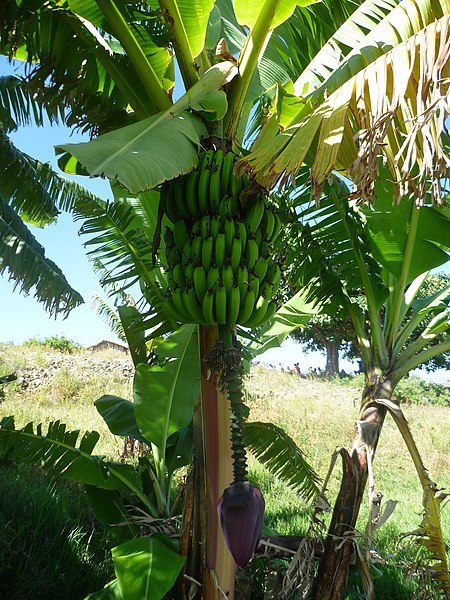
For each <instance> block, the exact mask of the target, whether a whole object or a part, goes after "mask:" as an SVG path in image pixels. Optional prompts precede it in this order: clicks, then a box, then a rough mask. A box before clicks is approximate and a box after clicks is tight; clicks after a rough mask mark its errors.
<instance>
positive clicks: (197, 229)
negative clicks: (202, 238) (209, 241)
mask: <svg viewBox="0 0 450 600" xmlns="http://www.w3.org/2000/svg"><path fill="white" fill-rule="evenodd" d="M191 235H202V220H201V219H197V220H196V221H194V222H193V223H192V228H191Z"/></svg>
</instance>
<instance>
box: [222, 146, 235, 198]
mask: <svg viewBox="0 0 450 600" xmlns="http://www.w3.org/2000/svg"><path fill="white" fill-rule="evenodd" d="M234 159H235V155H234V154H233V152H227V153H226V154H225V156H224V157H223V162H222V177H221V181H220V195H221V196H222V198H223V197H224V196H226V195H227V194H229V193H230V192H231V178H232V177H233V169H234Z"/></svg>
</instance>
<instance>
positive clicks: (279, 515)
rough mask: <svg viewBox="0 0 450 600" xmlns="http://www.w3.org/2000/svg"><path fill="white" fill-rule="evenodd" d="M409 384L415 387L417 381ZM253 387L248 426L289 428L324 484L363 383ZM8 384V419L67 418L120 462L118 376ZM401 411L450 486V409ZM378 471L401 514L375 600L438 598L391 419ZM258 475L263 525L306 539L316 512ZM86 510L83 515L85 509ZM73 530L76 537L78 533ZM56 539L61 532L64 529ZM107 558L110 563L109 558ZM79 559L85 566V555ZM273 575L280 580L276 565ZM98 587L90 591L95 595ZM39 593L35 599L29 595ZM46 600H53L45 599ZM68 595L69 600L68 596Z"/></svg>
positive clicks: (384, 539)
mask: <svg viewBox="0 0 450 600" xmlns="http://www.w3.org/2000/svg"><path fill="white" fill-rule="evenodd" d="M14 350H15V349H10V350H8V352H4V353H3V355H2V357H3V364H1V363H0V375H2V374H4V373H6V372H8V370H9V372H11V370H12V367H13V366H14V361H16V362H17V363H18V362H20V361H23V360H25V361H27V360H29V358H28V359H27V358H26V354H23V352H22V351H21V352H20V353H18V354H17V355H16V357H14ZM24 356H25V358H24ZM6 357H7V358H6ZM44 359H45V357H44V356H43V355H40V358H38V360H40V361H41V362H42V360H44ZM7 361H9V362H8V363H7ZM408 384H409V385H410V386H411V385H412V386H413V383H411V382H408ZM245 385H246V393H247V404H248V405H249V407H250V420H255V421H271V422H274V423H275V424H277V425H279V426H282V427H283V428H284V429H286V431H287V432H288V433H289V434H290V435H291V436H292V437H293V438H294V440H295V441H296V443H297V444H298V445H299V447H300V448H301V449H302V450H303V451H304V452H305V454H306V456H307V458H308V460H309V462H310V463H311V464H312V465H313V466H314V468H315V469H316V471H317V472H318V473H319V475H320V476H321V477H322V478H323V477H324V476H325V474H326V472H327V470H328V467H329V462H330V457H331V455H332V453H333V451H334V450H335V448H336V446H339V445H342V446H346V447H348V446H349V445H350V442H351V437H352V432H353V427H354V421H355V418H356V415H357V412H358V406H359V398H360V392H361V382H360V381H359V380H358V379H357V378H355V379H351V380H347V379H346V380H337V381H326V380H309V379H299V378H298V377H296V376H295V375H291V374H288V373H279V372H275V371H268V370H265V369H263V368H261V367H256V368H254V369H253V371H252V373H251V375H250V376H248V377H247V378H246V382H245ZM4 387H5V390H4V398H3V402H1V400H0V417H1V416H6V415H8V414H14V415H15V416H16V424H17V426H21V425H24V424H25V423H26V422H28V421H30V420H32V421H34V422H35V423H36V422H43V423H45V424H47V423H48V422H49V421H51V420H56V419H60V420H61V421H63V422H65V423H67V425H68V426H69V428H77V429H78V428H80V429H82V430H90V429H95V430H97V431H99V432H100V434H101V440H100V442H99V445H98V448H97V449H96V452H97V453H102V454H106V455H107V456H109V457H110V458H117V457H118V453H119V451H120V450H121V448H122V443H121V441H120V440H117V438H114V436H112V435H111V434H110V433H109V431H108V430H107V428H106V426H105V425H104V423H103V421H102V419H101V417H100V416H99V415H98V413H97V411H96V409H95V407H93V401H94V400H95V399H96V398H98V397H99V396H101V395H102V394H105V393H108V394H116V395H118V396H122V397H124V398H131V390H130V385H129V383H126V382H124V381H120V380H119V379H118V380H115V379H113V378H111V377H110V376H108V377H105V378H102V377H99V376H96V377H95V378H94V379H89V378H88V379H85V378H80V377H79V376H76V375H74V374H72V373H70V372H69V371H65V372H64V371H60V372H59V373H58V374H57V375H56V376H55V377H54V378H53V380H52V381H51V382H50V381H49V382H48V383H47V384H46V385H45V386H44V387H43V388H40V390H39V391H38V392H34V393H29V392H26V391H25V392H24V391H21V390H20V388H19V387H18V386H17V384H8V385H7V386H4ZM413 387H414V386H413ZM403 409H404V412H405V415H406V417H407V419H408V421H409V424H410V427H411V429H412V431H413V434H414V436H415V438H416V442H417V445H418V447H419V450H420V452H421V454H422V457H423V460H424V462H425V465H426V466H427V467H428V469H429V471H430V476H431V477H432V478H433V480H434V481H436V482H437V484H438V487H439V488H445V489H450V439H449V436H448V431H449V430H450V409H449V408H448V407H447V406H439V405H434V404H433V405H428V406H427V405H424V404H407V405H405V406H404V407H403ZM374 469H375V481H376V486H377V489H378V490H379V491H381V492H382V493H383V496H384V500H387V499H389V498H391V499H393V500H396V501H397V502H398V503H397V507H396V510H395V511H394V514H393V515H392V516H391V518H390V519H389V520H388V522H387V523H386V524H385V525H384V526H383V527H381V528H380V529H379V530H378V531H377V532H376V533H375V535H374V546H375V548H376V549H377V550H378V551H379V553H380V555H381V556H386V555H391V558H390V560H389V563H387V564H386V565H384V566H382V571H383V577H380V578H379V579H376V580H375V586H376V591H375V597H376V598H377V600H383V599H386V600H394V599H396V598H402V599H405V600H406V599H407V598H417V599H420V598H423V599H425V598H427V599H432V598H435V597H436V596H434V595H433V592H432V591H431V589H432V588H431V587H430V583H429V582H427V575H426V573H425V572H423V571H421V570H420V568H419V565H420V563H421V562H422V558H423V557H422V556H421V555H420V553H419V554H418V548H417V545H414V544H412V543H411V540H410V538H407V539H404V538H403V537H402V535H403V534H404V533H406V532H410V531H413V530H414V529H416V528H417V527H418V525H419V524H420V520H421V516H420V514H421V511H422V506H421V488H420V486H419V484H418V482H417V478H416V475H415V470H414V466H413V464H412V461H411V459H410V457H409V454H408V453H407V451H406V448H405V445H404V442H403V440H402V438H401V436H400V434H399V432H398V431H397V429H396V427H395V424H394V423H393V421H392V420H391V419H390V418H387V420H386V423H385V425H384V427H383V431H382V434H381V439H380V443H379V446H378V449H377V454H376V460H375V463H374ZM250 475H251V478H252V480H253V481H254V482H255V483H256V484H257V485H258V486H260V488H261V489H262V491H263V493H264V496H265V499H266V509H267V510H266V519H265V525H266V526H267V527H268V528H270V529H273V530H276V531H277V532H279V533H280V534H294V535H301V534H303V533H305V531H306V530H307V527H308V518H309V514H310V507H308V506H307V505H306V504H305V502H304V501H303V500H302V499H301V498H299V496H298V495H297V494H296V493H294V492H293V491H291V490H290V489H288V488H286V486H285V485H284V484H282V482H280V481H279V480H278V479H276V478H274V477H273V476H272V475H270V473H268V471H267V470H266V469H265V468H264V467H262V466H261V465H259V464H258V463H257V462H256V460H254V459H253V458H251V457H250ZM339 480H340V465H339V464H337V466H336V468H335V471H334V473H333V475H332V477H331V480H330V485H329V490H328V499H329V501H330V503H331V504H332V503H333V500H334V498H335V496H336V493H337V490H338V486H339ZM52 485H53V486H54V487H55V489H56V487H59V484H58V486H56V484H55V483H54V482H53V484H52ZM80 510H81V512H83V510H84V509H82V508H80ZM328 518H329V517H328ZM366 519H367V502H365V505H364V507H363V508H362V511H361V517H360V519H359V522H358V529H359V530H360V531H364V529H365V521H366ZM442 523H443V527H444V533H445V537H446V540H447V544H449V542H450V505H447V506H444V507H443V511H442ZM74 530H75V531H78V530H77V529H76V527H75V529H74ZM52 535H56V529H55V530H54V534H52ZM75 537H77V536H75ZM75 555H76V553H75ZM66 556H67V555H66ZM68 560H69V559H68ZM99 561H100V563H101V562H102V560H101V559H99ZM76 562H77V564H78V562H79V559H78V558H76ZM258 563H259V561H253V563H251V564H252V567H251V569H250V573H253V571H254V573H253V574H252V576H251V580H252V582H253V583H254V584H255V586H256V582H257V581H258V580H261V579H262V575H261V573H259V575H258V569H260V570H261V569H262V568H263V567H261V566H258ZM280 564H281V565H282V564H283V563H280ZM416 567H417V568H416ZM415 569H416V570H415ZM268 571H269V572H271V573H272V575H273V565H272V566H271V567H270V568H269V569H268ZM272 575H271V576H272ZM258 577H259V579H258ZM0 579H1V577H0ZM98 587H101V586H98ZM98 587H97V588H95V587H94V588H91V591H93V590H94V589H98ZM359 587H360V579H359V578H358V577H353V578H351V579H350V586H349V595H348V597H347V598H348V600H357V599H359V598H361V597H362V596H361V591H360V589H359ZM32 595H34V594H29V595H24V596H23V597H31V596H32ZM38 596H39V597H45V598H47V596H45V595H42V594H38ZM0 597H1V593H0ZM60 597H67V598H71V596H70V595H69V596H64V595H61V596H60ZM80 597H81V596H80ZM259 597H262V596H259V595H258V593H257V592H256V590H255V591H254V594H253V596H252V598H253V599H254V600H257V598H259ZM8 598H9V596H8ZM48 598H51V596H48ZM74 600H75V598H74Z"/></svg>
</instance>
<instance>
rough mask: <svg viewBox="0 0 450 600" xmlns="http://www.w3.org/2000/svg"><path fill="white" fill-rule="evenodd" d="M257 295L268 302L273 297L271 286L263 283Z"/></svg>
mask: <svg viewBox="0 0 450 600" xmlns="http://www.w3.org/2000/svg"><path fill="white" fill-rule="evenodd" d="M259 294H260V296H264V298H269V300H270V299H271V298H272V297H273V295H274V291H273V285H272V284H271V283H269V282H268V281H263V282H262V283H261V284H260V286H259Z"/></svg>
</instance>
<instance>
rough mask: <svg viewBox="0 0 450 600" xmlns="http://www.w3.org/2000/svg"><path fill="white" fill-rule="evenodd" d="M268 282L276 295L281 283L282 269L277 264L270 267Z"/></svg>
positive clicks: (267, 275) (267, 276)
mask: <svg viewBox="0 0 450 600" xmlns="http://www.w3.org/2000/svg"><path fill="white" fill-rule="evenodd" d="M266 281H268V282H269V283H271V284H272V286H273V290H274V293H276V291H277V290H278V287H279V285H280V281H281V269H280V267H279V266H278V264H277V263H275V262H272V264H270V266H269V267H268V269H267V274H266Z"/></svg>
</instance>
